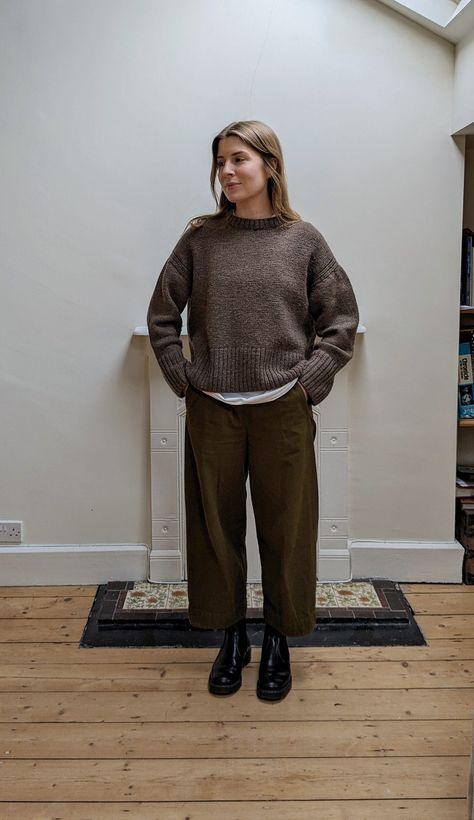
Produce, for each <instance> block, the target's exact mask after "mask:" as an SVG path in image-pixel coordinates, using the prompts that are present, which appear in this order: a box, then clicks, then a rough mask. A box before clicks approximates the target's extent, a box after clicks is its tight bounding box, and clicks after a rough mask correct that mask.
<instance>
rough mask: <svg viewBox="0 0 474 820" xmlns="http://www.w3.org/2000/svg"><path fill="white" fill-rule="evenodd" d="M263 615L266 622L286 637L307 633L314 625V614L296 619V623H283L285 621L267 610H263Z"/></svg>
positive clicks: (296, 636)
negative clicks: (302, 618) (299, 619)
mask: <svg viewBox="0 0 474 820" xmlns="http://www.w3.org/2000/svg"><path fill="white" fill-rule="evenodd" d="M263 617H264V620H265V623H266V624H268V625H269V626H272V627H273V628H274V629H277V630H278V631H279V632H282V633H283V635H286V636H287V637H288V638H298V637H302V636H303V635H309V634H311V632H313V631H314V628H315V626H316V617H315V616H314V615H311V616H308V618H306V619H304V620H301V621H298V622H297V623H295V622H292V623H285V621H282V620H281V619H280V618H276V617H274V615H272V614H270V613H267V612H264V616H263Z"/></svg>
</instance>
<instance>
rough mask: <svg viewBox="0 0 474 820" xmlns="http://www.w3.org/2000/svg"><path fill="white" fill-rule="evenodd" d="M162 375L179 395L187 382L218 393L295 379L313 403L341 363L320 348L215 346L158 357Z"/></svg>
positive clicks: (329, 384)
mask: <svg viewBox="0 0 474 820" xmlns="http://www.w3.org/2000/svg"><path fill="white" fill-rule="evenodd" d="M159 364H160V367H161V369H162V371H163V375H164V377H165V379H166V381H167V382H168V384H169V386H170V387H171V389H172V390H173V391H174V392H175V393H176V394H177V395H178V396H183V395H184V390H185V387H186V385H187V384H189V383H191V384H192V385H193V387H195V388H197V389H198V390H204V391H208V392H216V393H217V392H219V393H238V392H241V391H242V392H252V391H257V390H272V389H275V388H277V387H281V386H282V385H283V384H286V383H287V382H289V381H291V380H292V379H298V380H299V381H300V382H301V384H302V385H303V387H305V388H306V390H307V392H308V394H309V396H310V398H311V401H312V403H313V404H319V402H321V401H322V400H323V399H325V398H326V396H327V395H328V394H329V392H330V390H331V388H332V385H333V381H334V376H335V374H336V373H337V371H338V370H339V369H340V367H342V363H341V362H340V361H336V360H334V359H333V358H332V357H331V356H329V354H328V353H326V352H325V351H323V350H315V351H314V352H313V355H312V356H311V358H310V359H302V358H301V357H300V356H298V354H296V355H295V354H294V353H293V354H292V353H288V352H281V351H271V350H269V349H268V348H265V347H251V346H246V347H217V348H212V349H211V350H208V351H206V352H205V353H202V354H201V355H200V356H197V357H195V358H194V359H193V361H192V362H190V361H189V360H188V359H186V358H185V357H184V356H182V355H181V354H180V353H179V352H175V353H172V354H166V355H164V356H161V357H160V359H159Z"/></svg>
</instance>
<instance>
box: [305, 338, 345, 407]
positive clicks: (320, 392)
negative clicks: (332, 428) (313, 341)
mask: <svg viewBox="0 0 474 820" xmlns="http://www.w3.org/2000/svg"><path fill="white" fill-rule="evenodd" d="M340 368H341V364H340V363H339V362H338V361H336V360H335V359H333V358H332V357H331V356H329V354H328V353H326V352H325V351H324V350H315V351H314V353H313V355H312V356H311V358H310V359H308V360H307V362H306V367H305V369H304V370H303V373H302V374H301V376H300V377H299V381H300V382H301V384H302V385H303V387H305V388H306V390H307V392H308V393H309V396H310V399H311V401H312V403H313V404H319V403H320V402H322V401H323V399H325V398H326V396H328V395H329V393H330V392H331V388H332V386H333V383H334V376H335V375H336V373H337V371H338V370H340Z"/></svg>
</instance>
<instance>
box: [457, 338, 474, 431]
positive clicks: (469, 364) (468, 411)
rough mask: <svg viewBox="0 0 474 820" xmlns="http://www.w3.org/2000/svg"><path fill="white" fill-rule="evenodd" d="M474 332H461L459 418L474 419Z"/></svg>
mask: <svg viewBox="0 0 474 820" xmlns="http://www.w3.org/2000/svg"><path fill="white" fill-rule="evenodd" d="M473 362H474V331H473V330H460V331H459V371H458V416H459V418H460V419H474V368H473Z"/></svg>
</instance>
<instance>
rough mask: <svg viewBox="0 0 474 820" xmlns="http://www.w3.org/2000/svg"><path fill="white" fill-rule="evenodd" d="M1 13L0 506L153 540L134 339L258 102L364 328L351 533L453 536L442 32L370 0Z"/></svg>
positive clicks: (143, 396) (64, 530)
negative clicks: (221, 160)
mask: <svg viewBox="0 0 474 820" xmlns="http://www.w3.org/2000/svg"><path fill="white" fill-rule="evenodd" d="M1 17H2V20H1V26H0V78H1V79H0V88H1V91H0V93H1V99H0V116H1V118H2V129H1V152H0V154H1V157H2V164H3V182H2V185H1V187H0V197H1V203H2V205H1V225H2V240H1V250H2V260H3V264H2V274H1V275H2V308H3V310H2V323H1V328H2V329H1V332H2V339H1V350H2V365H1V388H0V389H1V396H2V401H1V403H0V429H1V430H2V432H3V449H2V460H1V464H2V469H1V486H0V518H14V519H16V518H18V519H21V520H23V521H24V522H25V538H24V540H25V542H27V543H41V542H46V543H98V542H99V543H100V542H106V543H108V542H110V543H114V542H117V541H118V542H121V543H126V542H131V543H136V542H147V543H149V542H150V512H149V500H148V499H149V465H148V455H147V447H148V409H147V402H148V395H147V386H146V377H145V358H144V354H143V351H144V347H143V345H144V342H143V340H142V341H140V340H134V341H132V339H131V334H132V331H133V328H134V327H135V326H136V325H139V324H144V321H145V315H146V308H147V306H148V301H149V298H150V296H151V293H152V290H153V287H154V285H155V281H156V277H157V275H158V273H159V270H160V268H161V266H162V264H163V262H164V260H165V259H166V257H167V255H168V254H169V252H170V250H171V248H172V247H173V245H174V244H175V242H176V240H177V238H178V236H179V234H180V233H181V231H182V229H183V227H184V224H185V222H186V221H187V219H188V218H189V217H190V216H192V215H194V214H197V213H200V212H203V211H209V210H212V209H213V202H212V199H211V196H210V193H209V191H208V176H209V168H210V142H211V139H212V137H213V135H214V134H215V133H217V131H218V130H219V129H220V128H221V127H223V126H224V125H225V124H227V123H228V122H230V121H231V120H233V119H247V118H257V119H262V120H264V121H266V122H268V123H269V124H270V125H272V127H274V128H275V130H276V131H277V133H278V134H279V136H280V138H281V141H282V144H283V148H284V151H285V156H286V163H287V174H288V179H289V186H290V196H291V201H292V204H293V207H294V208H295V209H296V210H297V211H298V212H299V213H301V215H302V216H303V218H304V219H307V220H309V221H311V222H313V223H314V224H315V225H317V226H318V227H319V229H320V230H321V231H322V232H323V234H324V235H325V236H326V238H327V240H328V242H329V243H330V245H331V247H332V248H333V250H334V252H335V254H336V256H337V257H338V259H339V261H340V262H341V264H343V265H344V267H345V268H346V270H347V272H348V274H349V276H350V278H351V280H352V282H353V285H354V288H355V291H356V294H357V297H358V301H359V305H360V313H361V319H362V321H364V323H365V324H366V325H367V327H368V333H367V335H366V336H365V338H364V339H359V340H358V349H357V352H356V355H355V357H354V360H353V362H352V363H351V365H350V368H351V374H350V382H351V390H352V405H351V413H352V423H351V448H352V450H351V465H350V467H351V473H350V498H351V511H350V515H351V522H352V524H351V533H350V535H351V537H352V538H379V539H380V538H381V539H392V538H396V539H404V538H405V539H435V540H437V539H439V540H443V539H452V537H453V505H454V472H455V449H456V448H455V442H456V378H457V369H456V356H457V323H458V294H459V274H458V271H459V248H460V241H459V232H460V227H461V219H462V216H461V212H462V184H463V157H462V152H461V151H460V150H459V148H458V147H457V145H456V144H455V142H454V140H452V138H451V137H450V136H449V135H450V133H451V131H452V84H453V47H452V46H451V45H450V44H449V43H447V42H446V41H444V40H441V39H440V38H438V37H437V36H436V35H434V34H431V33H429V32H426V31H424V30H423V29H422V28H420V27H419V26H418V25H416V24H415V23H411V22H410V21H408V20H406V19H404V18H402V17H401V16H400V15H398V14H397V13H395V12H393V11H392V10H390V9H388V8H387V7H384V6H383V5H381V4H379V3H377V2H375V0H339V2H338V3H334V2H333V0H299V2H294V0H279V2H270V0H262V2H259V3H254V2H252V0H241V2H239V3H238V4H236V3H235V2H233V1H231V0H223V2H220V3H216V2H213V0H179V1H178V2H177V0H161V1H160V2H157V1H156V0H133V2H132V0H96V2H94V3H84V2H82V0H69V2H67V3H65V2H63V0H42V2H41V3H32V2H31V0H11V1H10V2H3V4H2V6H1Z"/></svg>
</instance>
